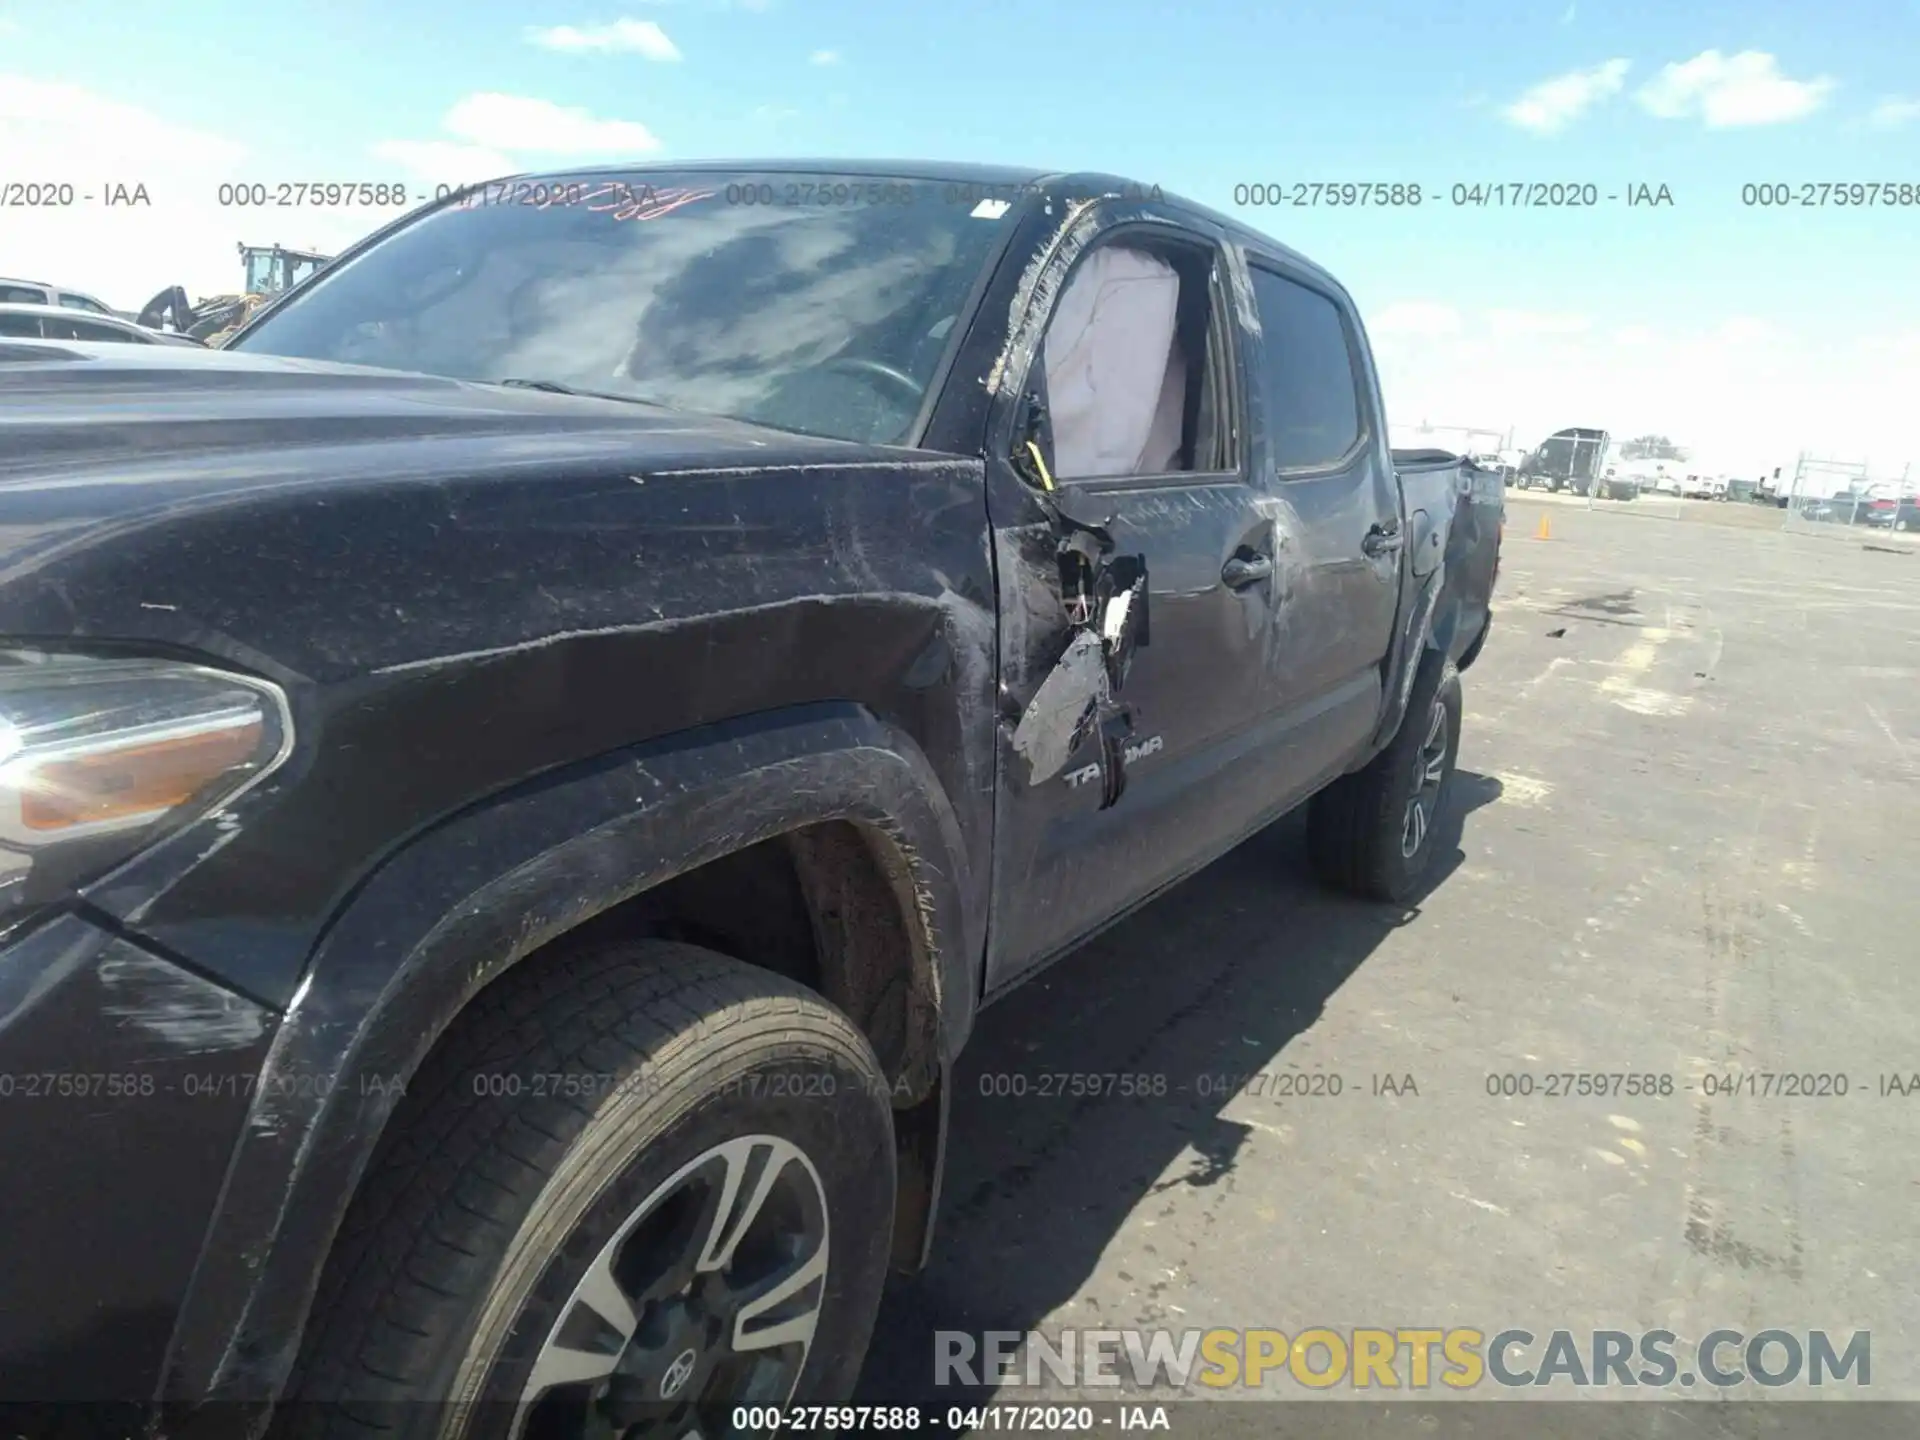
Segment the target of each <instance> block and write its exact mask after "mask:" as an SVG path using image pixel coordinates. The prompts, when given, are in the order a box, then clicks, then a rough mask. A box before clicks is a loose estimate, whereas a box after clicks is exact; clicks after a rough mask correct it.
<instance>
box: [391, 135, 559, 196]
mask: <svg viewBox="0 0 1920 1440" xmlns="http://www.w3.org/2000/svg"><path fill="white" fill-rule="evenodd" d="M368 149H369V150H370V151H371V152H372V154H373V156H374V158H375V159H376V160H385V161H387V162H389V163H390V164H394V165H398V166H399V167H400V168H401V169H402V170H404V171H406V172H407V174H408V175H409V176H410V177H417V178H418V179H421V180H428V181H433V182H435V183H437V184H443V185H473V184H478V183H479V182H481V181H483V180H497V179H499V178H500V177H501V176H502V175H512V174H514V173H515V172H516V171H519V170H523V169H525V168H526V167H525V166H524V165H519V164H516V163H515V162H514V160H513V158H512V157H511V156H509V155H506V154H504V153H502V152H501V151H499V150H490V149H488V148H487V147H486V146H484V145H462V144H461V143H460V142H458V141H457V140H380V141H377V142H375V143H374V144H373V145H370V146H369V147H368Z"/></svg>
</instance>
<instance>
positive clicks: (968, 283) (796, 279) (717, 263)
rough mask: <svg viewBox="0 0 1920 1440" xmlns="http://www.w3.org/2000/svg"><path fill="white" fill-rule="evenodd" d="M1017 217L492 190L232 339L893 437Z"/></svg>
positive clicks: (622, 184)
mask: <svg viewBox="0 0 1920 1440" xmlns="http://www.w3.org/2000/svg"><path fill="white" fill-rule="evenodd" d="M1009 223H1010V219H1009V217H1008V215H1007V209H1006V207H1005V206H998V207H994V206H984V207H973V208H971V209H970V208H969V207H968V206H967V205H966V204H956V203H951V196H949V195H948V194H947V191H946V189H945V188H943V187H941V186H939V185H936V184H932V183H929V182H925V181H913V180H891V179H876V178H874V177H869V176H860V177H855V176H838V175H796V174H794V173H791V172H783V173H772V174H750V173H704V172H702V173H688V174H681V175H666V174H660V173H654V172H648V173H644V174H631V173H620V174H603V175H594V176H577V175H576V176H568V177H565V178H563V179H559V180H553V181H532V182H528V181H515V182H502V183H501V184H498V185H494V186H488V187H483V188H481V189H477V190H475V191H473V192H470V193H469V194H468V195H467V196H465V197H464V198H462V199H456V200H454V201H452V202H450V203H448V204H445V205H442V206H440V207H439V208H437V209H435V210H434V211H432V212H430V213H428V214H426V215H424V216H422V217H421V218H420V219H419V220H417V221H415V222H414V223H412V224H411V225H408V226H407V227H406V228H405V229H402V230H400V231H398V232H397V233H395V234H394V235H392V236H389V237H388V238H387V239H386V240H384V241H381V242H380V243H379V244H377V245H375V246H373V247H372V248H371V249H369V250H367V251H366V252H365V253H363V254H362V255H360V256H358V257H356V258H354V259H353V260H351V261H348V262H346V263H342V264H338V265H336V267H335V268H334V270H333V271H332V273H331V274H329V275H327V276H325V277H324V278H322V279H320V280H319V281H318V282H316V284H315V285H314V286H313V287H312V289H311V290H310V291H309V292H308V293H306V294H304V295H301V296H299V297H297V298H295V299H294V300H292V301H290V302H288V303H286V304H284V305H283V306H281V307H280V308H279V309H278V310H276V311H274V312H273V313H272V314H271V315H269V316H267V317H266V318H265V319H263V320H262V321H261V322H260V323H259V324H258V325H257V326H255V327H254V328H253V329H251V330H249V331H248V332H246V334H245V335H244V336H241V337H239V338H238V339H237V340H236V341H235V343H234V344H233V345H232V346H231V347H230V348H233V349H236V350H247V351H256V352H262V353H267V354H274V355H287V356H294V357H299V358H302V359H313V360H334V361H345V362H348V363H352V364H359V365H378V366H384V367H387V368H390V369H398V370H415V371H424V372H426V373H429V374H434V375H446V376H451V377H453V378H456V379H462V380H482V381H500V380H507V379H518V380H529V379H531V380H539V381H544V382H552V383H557V384H561V385H566V386H569V387H572V388H576V389H580V390H588V391H599V392H603V393H606V394H611V395H616V396H621V397H626V398H631V399H636V400H645V401H650V402H654V403H658V404H664V405H670V406H674V407H676V408H680V409H687V410H697V411H705V412H709V413H713V414H719V415H726V416H732V417H734V418H737V419H742V420H751V421H756V422H759V423H762V424H769V425H775V426H780V427H783V428H786V429H791V430H797V431H801V432H804V433H808V434H816V435H823V436H829V437H834V438H839V439H849V440H862V441H869V442H878V443H896V442H899V441H901V440H903V439H904V438H906V436H907V434H908V432H909V431H910V430H911V428H912V425H913V422H914V420H915V418H916V416H917V414H918V412H919V410H920V405H921V400H922V398H923V396H924V395H925V393H926V391H927V389H928V387H929V386H930V385H931V383H932V381H933V377H934V374H935V372H936V371H937V369H938V368H939V364H940V359H941V356H942V354H943V353H944V351H945V349H946V345H947V342H948V340H949V338H950V337H951V334H952V331H953V329H954V327H955V325H956V323H957V322H958V320H959V317H960V312H961V310H962V309H963V308H964V306H965V304H966V302H967V297H968V295H969V293H970V291H971V289H972V287H973V284H974V281H975V278H976V277H977V276H978V275H979V274H980V273H981V272H982V270H983V269H984V268H985V267H986V266H987V265H988V264H989V263H990V261H991V259H992V257H993V256H994V255H995V254H996V253H997V250H998V246H999V241H1000V239H1001V237H1002V236H1003V234H1004V233H1005V230H1006V227H1007V225H1008V224H1009Z"/></svg>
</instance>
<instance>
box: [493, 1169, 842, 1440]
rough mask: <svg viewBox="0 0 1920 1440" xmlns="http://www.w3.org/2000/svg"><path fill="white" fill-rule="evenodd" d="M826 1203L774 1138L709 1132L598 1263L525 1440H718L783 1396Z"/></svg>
mask: <svg viewBox="0 0 1920 1440" xmlns="http://www.w3.org/2000/svg"><path fill="white" fill-rule="evenodd" d="M828 1259H829V1250H828V1226H827V1203H826V1196H825V1192H824V1189H823V1188H822V1186H821V1183H820V1176H819V1174H818V1172H817V1171H816V1170H815V1169H814V1166H813V1163H812V1162H811V1161H810V1160H808V1158H807V1157H806V1155H805V1153H804V1152H802V1151H801V1150H800V1148H799V1147H798V1146H796V1145H794V1144H793V1143H792V1142H790V1141H787V1140H783V1139H781V1138H779V1137H778V1136H774V1135H747V1136H742V1137H740V1138H738V1139H733V1140H728V1141H726V1142H724V1143H722V1144H719V1145H715V1146H713V1147H712V1148H711V1149H709V1150H707V1151H705V1152H704V1153H703V1154H701V1155H700V1156H698V1157H697V1158H696V1159H694V1160H692V1161H691V1162H689V1163H688V1164H686V1165H684V1166H682V1167H681V1168H680V1169H679V1170H677V1171H676V1172H675V1173H674V1174H673V1175H672V1176H670V1177H669V1178H668V1179H667V1180H665V1181H664V1182H662V1183H661V1184H660V1185H659V1186H657V1187H656V1188H655V1189H654V1190H653V1192H652V1193H651V1194H649V1195H648V1196H647V1197H646V1199H645V1200H643V1201H641V1202H640V1204H639V1206H638V1207H637V1208H636V1209H635V1210H634V1211H633V1213H632V1214H631V1215H629V1216H628V1217H627V1219H626V1220H625V1221H624V1222H622V1224H621V1225H620V1227H619V1229H618V1230H617V1231H616V1232H615V1233H614V1235H613V1237H612V1239H610V1240H609V1241H607V1243H606V1244H605V1245H604V1246H603V1247H602V1248H601V1250H600V1253H599V1254H598V1255H597V1256H595V1257H594V1260H593V1262H592V1263H591V1264H590V1265H588V1267H587V1269H586V1273H585V1274H584V1275H583V1276H582V1277H581V1279H580V1281H579V1283H578V1284H577V1285H576V1286H575V1287H574V1290H573V1293H572V1295H571V1296H570V1297H569V1298H568V1300H567V1302H566V1304H564V1305H563V1306H561V1308H560V1311H559V1315H558V1318H557V1319H556V1321H555V1322H554V1324H553V1326H552V1328H551V1329H550V1331H549V1332H548V1334H547V1336H546V1339H545V1340H544V1341H543V1342H542V1344H541V1346H540V1349H539V1351H538V1353H537V1355H536V1356H535V1359H534V1363H533V1367H532V1369H531V1370H530V1371H529V1372H528V1376H527V1380H526V1382H525V1385H524V1387H523V1389H522V1393H521V1398H520V1412H519V1415H518V1418H517V1423H516V1425H515V1427H514V1429H515V1433H516V1436H517V1437H518V1440H560V1437H568V1440H612V1437H616V1436H617V1437H621V1440H701V1437H704V1440H717V1437H720V1436H726V1435H731V1434H733V1433H734V1427H733V1424H732V1416H733V1411H734V1409H735V1407H737V1406H765V1405H780V1404H783V1403H785V1402H786V1401H787V1400H788V1399H789V1398H790V1397H791V1396H792V1394H793V1391H794V1387H795V1386H796V1385H797V1384H798V1383H799V1379H800V1374H801V1371H802V1369H803V1368H804V1367H805V1365H806V1359H807V1353H808V1351H809V1349H810V1348H811V1347H812V1344H813V1337H814V1331H815V1329H816V1328H817V1326H818V1324H819V1320H820V1311H821V1307H822V1304H823V1303H824V1300H825V1296H826V1279H827V1264H828Z"/></svg>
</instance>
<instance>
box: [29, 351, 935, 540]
mask: <svg viewBox="0 0 1920 1440" xmlns="http://www.w3.org/2000/svg"><path fill="white" fill-rule="evenodd" d="M909 453H910V452H906V451H902V450H897V449H891V448H887V447H874V446H864V445H857V444H853V443H850V442H846V441H839V440H825V439H813V438H809V437H805V436H799V435H795V434H792V433H790V432H788V431H783V430H774V429H770V428H766V427H763V426H757V425H752V424H748V423H745V422H741V421H735V420H728V419H725V418H722V417H719V416H712V415H696V414H690V413H688V412H684V411H675V410H669V409H665V408H660V407H654V406H648V405H638V404H631V403H627V402H624V401H617V400H600V399H594V398H592V397H587V396H573V395H556V394H550V393H547V392H544V391H538V390H524V389H514V388H505V387H501V386H497V385H487V384H479V383H473V382H467V381H459V380H448V379H443V378H440V377H438V376H430V375H418V374H409V373H404V372H400V371H392V370H376V369H371V368H368V367H365V366H359V365H338V364H332V363H327V362H321V361H309V360H291V359H285V358H282V357H280V356H272V355H254V354H245V353H239V352H234V351H224V350H199V349H194V348H191V347H185V346H180V347H175V346H159V345H154V346H145V345H142V346H133V345H125V344H74V343H68V342H39V341H0V530H6V531H11V530H13V528H14V527H16V526H18V525H20V524H21V523H22V522H23V521H26V520H28V518H29V516H31V517H32V518H33V519H36V520H40V521H53V520H55V518H56V517H57V516H61V515H67V516H70V517H73V518H79V516H80V515H82V514H83V513H84V514H91V515H94V516H96V517H99V516H102V515H104V514H106V513H113V512H123V511H125V510H128V509H143V508H145V507H147V506H150V505H152V504H154V503H157V502H160V501H162V500H163V499H164V498H165V497H166V496H167V495H176V494H183V493H187V492H191V493H193V494H197V495H201V496H205V495H206V494H208V492H210V491H215V492H217V491H222V490H229V489H236V488H237V489H247V490H251V489H256V488H258V487H260V486H263V485H266V486H274V485H280V484H310V483H321V482H325V481H328V480H352V479H355V478H360V479H375V478H378V479H382V480H404V479H406V478H408V477H414V478H420V479H426V478H431V477H434V476H437V475H447V476H455V475H458V476H465V477H468V478H473V477H474V476H475V475H476V473H486V472H489V471H494V470H501V471H515V470H520V469H523V468H524V467H525V466H527V465H529V464H537V465H539V466H542V467H552V466H554V465H556V464H559V465H565V464H567V463H569V462H578V463H579V464H581V465H588V466H596V465H609V466H615V467H626V468H630V469H636V470H646V471H661V472H664V471H671V470H675V469H681V468H709V467H718V468H726V467H728V466H736V465H766V464H780V463H787V464H820V463H833V462H840V463H847V462H857V461H859V460H861V459H868V460H871V459H875V458H880V457H883V456H884V457H888V458H891V459H894V460H896V461H897V460H900V459H903V458H905V457H906V456H907V455H908V454H909Z"/></svg>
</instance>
